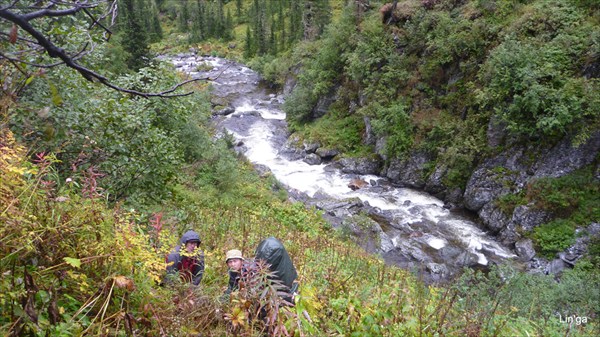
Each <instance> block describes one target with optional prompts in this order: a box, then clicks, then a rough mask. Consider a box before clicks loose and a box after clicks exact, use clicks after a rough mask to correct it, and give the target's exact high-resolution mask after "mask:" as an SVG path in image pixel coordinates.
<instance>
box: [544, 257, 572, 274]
mask: <svg viewBox="0 0 600 337" xmlns="http://www.w3.org/2000/svg"><path fill="white" fill-rule="evenodd" d="M568 266H569V265H568V264H567V263H565V262H564V261H563V260H561V259H555V260H552V262H550V263H548V266H546V271H545V272H546V274H553V275H558V274H560V273H561V272H562V271H563V270H565V268H567V267H568Z"/></svg>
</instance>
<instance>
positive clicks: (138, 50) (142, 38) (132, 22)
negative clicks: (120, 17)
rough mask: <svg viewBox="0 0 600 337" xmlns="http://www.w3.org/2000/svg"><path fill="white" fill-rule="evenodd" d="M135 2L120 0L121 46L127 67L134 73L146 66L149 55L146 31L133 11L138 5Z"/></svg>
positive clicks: (137, 13)
mask: <svg viewBox="0 0 600 337" xmlns="http://www.w3.org/2000/svg"><path fill="white" fill-rule="evenodd" d="M136 2H137V1H136V0H121V3H122V4H123V5H124V6H123V8H124V11H123V12H124V29H123V35H124V36H123V38H122V39H121V45H122V46H123V49H124V50H125V51H126V52H127V53H128V57H127V67H128V68H129V69H131V70H134V71H138V70H139V69H140V68H142V67H144V66H146V65H147V64H148V61H149V57H148V56H149V53H150V49H149V48H148V36H147V35H146V30H145V29H143V26H142V20H141V18H140V15H139V12H137V11H136V10H135V9H136V8H139V5H140V4H139V3H136Z"/></svg>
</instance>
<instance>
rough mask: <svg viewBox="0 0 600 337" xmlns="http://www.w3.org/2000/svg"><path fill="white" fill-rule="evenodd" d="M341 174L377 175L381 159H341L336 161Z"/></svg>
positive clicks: (379, 170)
mask: <svg viewBox="0 0 600 337" xmlns="http://www.w3.org/2000/svg"><path fill="white" fill-rule="evenodd" d="M338 163H339V164H340V165H341V166H342V172H344V173H352V174H361V175H366V174H379V172H381V164H382V162H381V159H379V158H378V157H375V158H342V159H340V160H339V161H338Z"/></svg>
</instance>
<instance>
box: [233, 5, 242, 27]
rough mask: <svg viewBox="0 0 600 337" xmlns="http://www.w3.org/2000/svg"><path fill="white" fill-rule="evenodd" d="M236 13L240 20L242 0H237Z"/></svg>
mask: <svg viewBox="0 0 600 337" xmlns="http://www.w3.org/2000/svg"><path fill="white" fill-rule="evenodd" d="M235 14H236V15H237V17H238V22H240V21H239V20H240V19H241V17H242V0H235Z"/></svg>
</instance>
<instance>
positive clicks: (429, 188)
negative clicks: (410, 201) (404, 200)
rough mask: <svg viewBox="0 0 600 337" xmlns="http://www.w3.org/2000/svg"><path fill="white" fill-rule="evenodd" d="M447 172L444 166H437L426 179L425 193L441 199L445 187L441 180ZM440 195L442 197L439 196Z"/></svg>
mask: <svg viewBox="0 0 600 337" xmlns="http://www.w3.org/2000/svg"><path fill="white" fill-rule="evenodd" d="M447 171H448V169H447V167H446V166H445V165H438V166H437V167H436V168H435V170H434V171H433V173H432V174H431V175H429V178H428V179H427V183H426V184H425V192H427V193H431V194H433V195H435V196H437V197H442V198H443V197H444V196H445V194H446V193H445V192H446V186H445V185H444V183H443V181H442V180H443V179H444V176H445V175H446V172H447ZM442 193H443V194H444V195H440V194H442Z"/></svg>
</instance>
